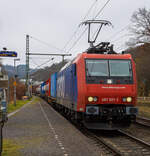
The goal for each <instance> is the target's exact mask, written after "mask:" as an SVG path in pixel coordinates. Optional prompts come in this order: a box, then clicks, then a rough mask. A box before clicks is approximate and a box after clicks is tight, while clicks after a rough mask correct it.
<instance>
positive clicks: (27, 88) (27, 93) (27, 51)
mask: <svg viewBox="0 0 150 156" xmlns="http://www.w3.org/2000/svg"><path fill="white" fill-rule="evenodd" d="M26 95H27V96H28V97H30V90H29V35H26Z"/></svg>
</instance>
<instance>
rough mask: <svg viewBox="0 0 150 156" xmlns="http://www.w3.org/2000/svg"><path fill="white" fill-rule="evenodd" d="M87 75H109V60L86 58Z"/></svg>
mask: <svg viewBox="0 0 150 156" xmlns="http://www.w3.org/2000/svg"><path fill="white" fill-rule="evenodd" d="M86 75H87V76H109V72H108V61H107V60H86Z"/></svg>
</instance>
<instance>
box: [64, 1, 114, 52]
mask: <svg viewBox="0 0 150 156" xmlns="http://www.w3.org/2000/svg"><path fill="white" fill-rule="evenodd" d="M110 1H111V0H107V2H106V3H105V4H104V5H103V7H102V8H101V9H100V10H99V11H98V13H97V14H96V16H95V17H94V18H93V20H94V19H96V18H97V17H98V16H99V15H100V13H101V12H102V11H103V10H104V8H105V7H106V6H107V4H108V3H109V2H110ZM87 29H88V28H85V30H84V31H83V32H82V34H81V35H80V36H79V38H78V39H77V40H76V41H75V42H74V43H73V45H72V46H71V48H70V49H69V50H68V51H67V53H68V52H70V51H71V50H72V49H73V48H74V46H75V45H76V44H77V43H78V42H79V40H80V39H81V38H82V36H83V35H84V33H85V32H86V30H87Z"/></svg>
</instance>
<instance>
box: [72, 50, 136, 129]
mask: <svg viewBox="0 0 150 156" xmlns="http://www.w3.org/2000/svg"><path fill="white" fill-rule="evenodd" d="M73 63H74V64H76V73H77V88H78V98H77V110H76V111H77V112H78V118H80V120H82V121H83V122H84V124H85V126H86V127H88V128H90V129H101V128H102V129H116V128H120V127H126V126H129V125H130V123H131V121H134V120H135V118H136V114H137V108H136V107H135V106H136V98H137V83H136V70H135V63H134V61H133V59H132V57H131V55H130V54H95V53H93V52H92V53H91V52H90V51H89V52H85V53H82V54H79V55H78V57H77V58H76V59H75V61H74V62H73Z"/></svg>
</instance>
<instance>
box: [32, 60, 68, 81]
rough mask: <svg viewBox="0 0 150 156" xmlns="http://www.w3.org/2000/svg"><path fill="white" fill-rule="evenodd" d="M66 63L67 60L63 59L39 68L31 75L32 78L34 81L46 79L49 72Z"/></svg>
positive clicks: (51, 72)
mask: <svg viewBox="0 0 150 156" xmlns="http://www.w3.org/2000/svg"><path fill="white" fill-rule="evenodd" d="M66 63H67V61H66V60H65V61H64V62H60V63H55V64H53V65H52V66H50V67H45V68H44V69H39V70H37V71H36V72H34V73H33V74H32V75H31V76H32V79H33V80H34V81H46V80H47V79H48V78H49V77H50V75H51V74H53V73H55V72H58V71H59V70H60V69H61V68H62V67H63V66H64V65H65V64H66Z"/></svg>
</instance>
